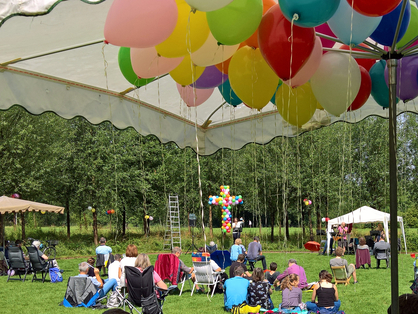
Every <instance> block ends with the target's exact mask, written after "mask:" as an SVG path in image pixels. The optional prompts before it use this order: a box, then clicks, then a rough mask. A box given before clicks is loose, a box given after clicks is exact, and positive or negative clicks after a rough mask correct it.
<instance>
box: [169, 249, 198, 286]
mask: <svg viewBox="0 0 418 314" xmlns="http://www.w3.org/2000/svg"><path fill="white" fill-rule="evenodd" d="M171 253H172V254H174V255H175V256H177V258H178V259H179V261H180V269H181V271H182V272H184V273H185V274H187V275H188V276H190V279H191V280H192V281H193V282H195V280H196V276H195V274H194V272H193V267H187V266H186V264H184V262H183V261H182V260H181V259H180V255H181V248H179V247H178V246H176V247H173V249H172V250H171ZM196 290H197V291H200V292H202V293H205V289H204V288H203V287H200V288H199V286H198V285H196Z"/></svg>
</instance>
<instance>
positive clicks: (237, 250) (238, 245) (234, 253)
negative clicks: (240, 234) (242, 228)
mask: <svg viewBox="0 0 418 314" xmlns="http://www.w3.org/2000/svg"><path fill="white" fill-rule="evenodd" d="M243 247H244V246H243V245H242V241H241V239H240V238H238V239H235V243H234V245H232V246H231V256H230V259H231V261H232V262H235V261H236V260H237V259H238V255H240V254H244V255H245V253H246V252H245V247H244V248H243Z"/></svg>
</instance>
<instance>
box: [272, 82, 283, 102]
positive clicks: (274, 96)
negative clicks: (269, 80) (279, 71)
mask: <svg viewBox="0 0 418 314" xmlns="http://www.w3.org/2000/svg"><path fill="white" fill-rule="evenodd" d="M282 84H283V81H282V80H279V85H277V88H276V91H275V92H274V95H273V97H271V99H270V102H271V103H272V104H273V105H276V93H277V90H278V89H279V87H280V86H282Z"/></svg>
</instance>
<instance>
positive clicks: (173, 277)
mask: <svg viewBox="0 0 418 314" xmlns="http://www.w3.org/2000/svg"><path fill="white" fill-rule="evenodd" d="M154 269H155V271H156V272H157V274H158V275H160V277H161V280H163V281H165V282H167V281H168V282H170V283H171V285H176V286H177V287H178V286H179V285H181V289H180V295H181V294H182V292H183V287H184V284H185V282H186V280H187V281H189V287H190V289H192V285H191V284H190V278H189V276H188V274H185V273H183V272H182V271H181V269H180V260H179V259H178V257H177V256H175V255H174V254H171V253H170V254H158V256H157V261H156V262H155V266H154Z"/></svg>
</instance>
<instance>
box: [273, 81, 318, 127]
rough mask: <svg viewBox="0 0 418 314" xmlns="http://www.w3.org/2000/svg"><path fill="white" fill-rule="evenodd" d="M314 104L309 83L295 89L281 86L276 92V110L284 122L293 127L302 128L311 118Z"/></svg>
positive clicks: (313, 96)
mask: <svg viewBox="0 0 418 314" xmlns="http://www.w3.org/2000/svg"><path fill="white" fill-rule="evenodd" d="M316 102H317V101H316V98H315V95H314V94H313V92H312V88H311V84H310V83H305V84H304V85H302V86H300V87H298V88H295V89H291V88H290V87H289V86H288V85H285V84H283V85H282V86H281V87H280V88H279V89H278V90H277V92H276V106H277V110H278V111H279V113H280V115H281V116H282V118H283V119H284V120H286V121H287V122H288V123H290V124H292V125H295V126H302V125H304V124H305V123H306V122H308V121H309V120H310V119H311V118H312V116H313V115H314V113H315V110H316Z"/></svg>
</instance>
